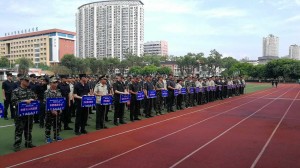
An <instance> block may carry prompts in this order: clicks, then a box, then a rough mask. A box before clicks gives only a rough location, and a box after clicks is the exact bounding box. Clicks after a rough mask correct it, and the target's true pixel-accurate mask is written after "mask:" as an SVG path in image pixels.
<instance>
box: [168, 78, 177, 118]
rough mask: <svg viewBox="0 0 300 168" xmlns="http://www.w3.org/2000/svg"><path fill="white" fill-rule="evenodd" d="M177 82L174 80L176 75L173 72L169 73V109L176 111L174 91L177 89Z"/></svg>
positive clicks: (169, 110)
mask: <svg viewBox="0 0 300 168" xmlns="http://www.w3.org/2000/svg"><path fill="white" fill-rule="evenodd" d="M175 87H176V84H175V82H174V76H173V75H172V74H170V75H169V79H168V81H167V88H168V100H167V111H168V112H174V110H173V105H174V99H175V96H174V91H175V90H176V88H175Z"/></svg>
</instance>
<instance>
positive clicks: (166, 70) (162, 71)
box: [157, 67, 172, 75]
mask: <svg viewBox="0 0 300 168" xmlns="http://www.w3.org/2000/svg"><path fill="white" fill-rule="evenodd" d="M157 73H159V74H162V75H167V74H171V73H172V69H171V68H169V67H161V68H158V69H157Z"/></svg>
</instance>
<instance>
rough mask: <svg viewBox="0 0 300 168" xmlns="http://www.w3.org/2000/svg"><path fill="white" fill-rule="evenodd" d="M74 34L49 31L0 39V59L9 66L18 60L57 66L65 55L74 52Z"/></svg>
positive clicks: (56, 30)
mask: <svg viewBox="0 0 300 168" xmlns="http://www.w3.org/2000/svg"><path fill="white" fill-rule="evenodd" d="M75 35H76V34H75V32H70V31H65V30H60V29H50V30H43V31H37V32H31V33H25V34H19V35H13V36H6V37H0V57H7V59H8V60H9V61H10V63H11V64H14V63H15V62H16V60H18V59H19V58H23V57H24V58H27V59H30V60H31V61H32V62H33V63H34V64H35V65H36V67H38V65H39V64H41V63H42V64H45V65H48V66H50V65H51V64H57V63H59V62H60V60H61V58H62V57H63V56H64V55H65V54H74V52H75V38H76V36H75Z"/></svg>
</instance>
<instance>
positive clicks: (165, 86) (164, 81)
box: [163, 79, 167, 90]
mask: <svg viewBox="0 0 300 168" xmlns="http://www.w3.org/2000/svg"><path fill="white" fill-rule="evenodd" d="M163 83H164V88H165V90H167V81H166V80H164V79H163Z"/></svg>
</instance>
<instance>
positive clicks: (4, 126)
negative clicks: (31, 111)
mask: <svg viewBox="0 0 300 168" xmlns="http://www.w3.org/2000/svg"><path fill="white" fill-rule="evenodd" d="M12 126H15V124H11V125H3V126H0V128H6V127H12Z"/></svg>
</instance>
